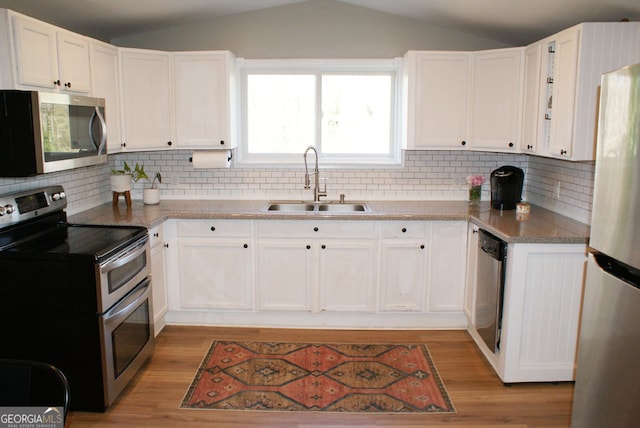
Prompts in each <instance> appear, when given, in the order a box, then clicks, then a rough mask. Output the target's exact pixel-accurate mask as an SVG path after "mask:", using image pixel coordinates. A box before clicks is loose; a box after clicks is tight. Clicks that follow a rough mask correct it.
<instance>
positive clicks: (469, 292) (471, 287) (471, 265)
mask: <svg viewBox="0 0 640 428" xmlns="http://www.w3.org/2000/svg"><path fill="white" fill-rule="evenodd" d="M479 229H480V228H479V227H478V226H477V225H475V224H473V223H469V225H468V226H467V269H466V275H465V293H464V314H465V315H466V316H467V320H469V322H473V320H474V319H475V316H476V310H475V302H476V270H477V266H478V230H479Z"/></svg>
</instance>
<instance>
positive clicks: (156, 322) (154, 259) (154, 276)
mask: <svg viewBox="0 0 640 428" xmlns="http://www.w3.org/2000/svg"><path fill="white" fill-rule="evenodd" d="M164 250H165V247H164V243H159V244H158V245H155V246H154V247H153V248H152V249H151V284H152V290H153V292H152V294H153V326H154V327H153V329H154V334H155V335H156V336H157V335H158V333H160V331H161V330H162V328H163V327H164V324H165V323H164V316H165V314H166V313H167V310H168V309H169V306H168V300H167V283H166V274H165V273H166V272H165V252H164Z"/></svg>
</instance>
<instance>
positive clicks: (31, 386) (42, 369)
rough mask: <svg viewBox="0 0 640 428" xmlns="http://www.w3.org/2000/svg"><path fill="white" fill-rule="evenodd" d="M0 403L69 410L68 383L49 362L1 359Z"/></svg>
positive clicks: (65, 417)
mask: <svg viewBox="0 0 640 428" xmlns="http://www.w3.org/2000/svg"><path fill="white" fill-rule="evenodd" d="M0 406H15V407H18V406H32V407H39V406H48V407H62V408H63V411H64V415H63V417H64V420H65V421H66V420H67V412H68V410H69V382H67V378H66V377H65V375H64V373H62V372H61V371H60V370H59V369H58V368H56V367H54V366H52V365H51V364H46V363H41V362H38V361H27V360H13V359H0Z"/></svg>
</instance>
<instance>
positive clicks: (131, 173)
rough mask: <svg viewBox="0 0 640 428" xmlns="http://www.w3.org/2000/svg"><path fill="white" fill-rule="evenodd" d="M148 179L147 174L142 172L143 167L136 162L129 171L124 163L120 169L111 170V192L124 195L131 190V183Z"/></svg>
mask: <svg viewBox="0 0 640 428" xmlns="http://www.w3.org/2000/svg"><path fill="white" fill-rule="evenodd" d="M143 178H144V179H149V177H148V176H147V173H146V172H144V165H140V164H139V163H137V162H136V166H135V167H134V168H133V169H131V167H130V166H129V164H127V162H126V161H125V162H124V165H123V167H122V169H112V170H111V177H109V179H110V181H111V190H112V191H114V192H118V193H124V192H128V191H130V190H131V182H132V181H134V182H138V180H140V179H143Z"/></svg>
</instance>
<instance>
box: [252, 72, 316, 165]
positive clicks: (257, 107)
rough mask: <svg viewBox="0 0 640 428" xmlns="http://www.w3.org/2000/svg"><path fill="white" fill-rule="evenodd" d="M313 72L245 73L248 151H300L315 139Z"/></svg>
mask: <svg viewBox="0 0 640 428" xmlns="http://www.w3.org/2000/svg"><path fill="white" fill-rule="evenodd" d="M315 94H316V90H315V76H314V75H295V74H291V75H289V74H286V75H276V74H266V75H265V74H250V75H248V76H247V121H248V123H249V126H248V147H247V149H248V152H249V153H276V154H277V153H302V152H303V151H304V149H305V148H306V147H307V146H309V145H313V144H314V141H315V129H316V128H315V111H316V109H315V106H316V101H315V99H316V96H315Z"/></svg>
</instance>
